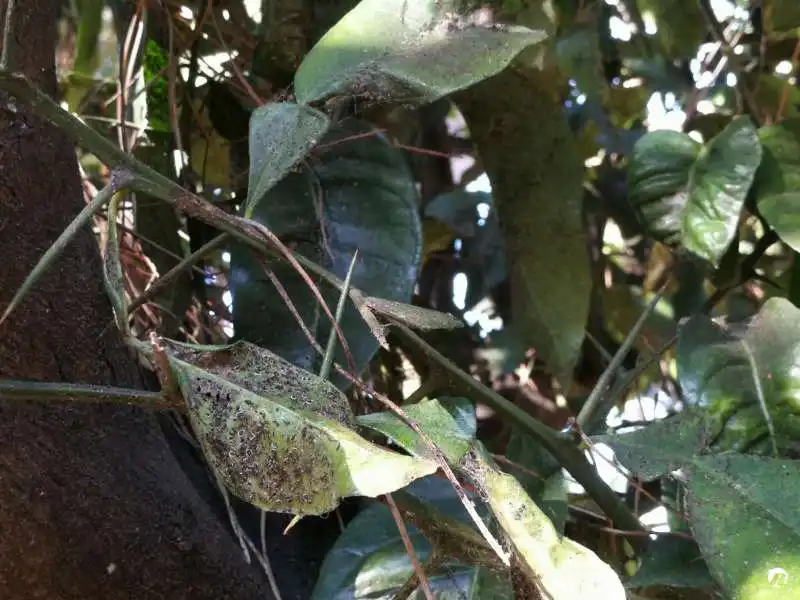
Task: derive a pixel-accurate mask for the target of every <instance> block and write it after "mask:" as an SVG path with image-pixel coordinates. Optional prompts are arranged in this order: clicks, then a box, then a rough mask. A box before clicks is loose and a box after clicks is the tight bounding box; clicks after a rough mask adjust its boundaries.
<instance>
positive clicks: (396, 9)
mask: <svg viewBox="0 0 800 600" xmlns="http://www.w3.org/2000/svg"><path fill="white" fill-rule="evenodd" d="M456 4H457V3H456V2H452V1H449V2H448V1H445V2H442V1H441V0H418V1H416V2H408V0H362V1H361V2H360V3H359V4H358V6H356V7H355V8H354V9H353V10H351V11H350V12H348V13H347V14H346V15H345V16H344V17H342V19H341V20H340V21H339V22H338V23H336V25H334V26H333V27H332V28H331V29H330V30H329V31H328V32H327V33H326V34H325V35H324V36H323V37H322V39H321V40H319V42H317V44H316V45H315V46H314V47H313V48H312V49H311V51H310V52H309V53H308V55H306V57H305V59H304V60H303V63H302V64H301V65H300V68H299V69H298V70H297V74H296V75H295V80H294V81H295V94H296V95H297V101H298V102H302V103H310V102H316V101H320V100H325V99H328V98H330V97H332V96H347V95H355V96H361V97H364V96H366V97H368V98H372V99H376V100H379V101H381V100H382V101H395V102H407V103H412V104H423V103H426V102H432V101H434V100H436V99H438V98H441V97H442V96H446V95H448V94H450V93H452V92H455V91H456V90H460V89H463V88H465V87H468V86H470V85H472V84H473V83H475V82H477V81H480V80H482V79H486V78H487V77H491V76H492V75H494V74H496V73H498V72H499V71H501V70H502V69H504V68H505V67H506V65H508V63H509V62H510V61H511V60H512V59H513V58H514V57H515V56H516V55H517V54H519V53H520V52H521V51H522V50H523V49H524V48H526V47H528V46H530V45H532V44H536V43H538V42H541V41H542V40H543V39H544V38H545V37H546V36H545V33H544V32H542V31H532V30H530V29H527V28H524V27H517V26H495V25H493V24H491V23H486V22H484V21H483V20H481V17H480V13H475V14H474V15H461V14H458V12H457V11H456V10H454V8H455V5H456Z"/></svg>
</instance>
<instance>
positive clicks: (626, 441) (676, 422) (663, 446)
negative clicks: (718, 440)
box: [595, 409, 709, 481]
mask: <svg viewBox="0 0 800 600" xmlns="http://www.w3.org/2000/svg"><path fill="white" fill-rule="evenodd" d="M707 436H708V431H707V428H706V417H705V414H704V413H703V412H702V411H699V410H689V409H687V410H685V411H683V412H682V413H680V414H678V415H676V416H674V417H670V418H668V419H664V420H661V421H656V422H655V423H652V424H650V425H646V426H644V427H642V428H640V429H637V430H636V431H633V432H631V433H622V434H617V435H601V436H597V437H596V438H595V441H597V442H602V443H604V444H608V445H609V446H611V448H612V449H613V450H614V455H615V457H616V459H617V460H619V462H620V463H622V465H623V466H624V467H625V468H626V469H629V470H630V471H631V472H633V473H634V474H635V475H636V476H638V477H640V478H641V479H643V480H645V481H649V480H652V479H656V478H658V477H661V476H662V475H666V474H667V473H669V472H671V471H673V470H675V469H677V468H678V467H680V466H681V465H683V464H686V463H687V462H690V461H691V460H692V458H693V457H694V456H696V455H697V454H699V453H700V452H701V451H702V450H703V449H704V448H705V447H706V445H707V444H708V441H709V440H708V438H707Z"/></svg>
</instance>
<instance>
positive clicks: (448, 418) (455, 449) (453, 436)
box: [357, 398, 476, 464]
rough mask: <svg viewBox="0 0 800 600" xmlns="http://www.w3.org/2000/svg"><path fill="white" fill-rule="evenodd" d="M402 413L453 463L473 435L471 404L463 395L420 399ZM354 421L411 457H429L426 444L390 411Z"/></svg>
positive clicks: (466, 447) (473, 424) (465, 451)
mask: <svg viewBox="0 0 800 600" xmlns="http://www.w3.org/2000/svg"><path fill="white" fill-rule="evenodd" d="M403 410H405V412H406V414H407V415H408V416H409V418H411V420H413V421H414V422H415V423H416V424H417V425H419V427H420V429H422V431H423V432H424V433H425V434H426V435H427V436H428V437H429V438H430V440H431V441H432V442H433V443H434V444H436V445H437V446H438V447H439V449H440V450H441V451H442V452H443V453H444V455H445V456H446V457H447V460H448V461H450V462H451V463H453V464H455V463H457V462H458V461H459V460H461V457H462V456H464V455H465V454H466V453H467V451H469V448H470V444H471V442H472V440H473V439H474V438H475V430H476V421H475V407H474V406H473V405H472V403H471V402H470V401H469V400H467V399H465V398H442V399H441V400H423V401H422V402H419V403H417V404H411V405H409V406H405V407H404V408H403ZM357 421H358V424H359V425H362V426H364V427H369V428H370V429H374V430H375V431H379V432H380V433H382V434H384V435H385V436H386V437H387V438H389V439H390V440H391V441H392V442H394V443H395V444H397V445H398V446H400V447H401V448H403V449H404V450H405V451H407V452H409V453H410V454H413V455H415V456H422V457H426V458H431V459H433V458H434V457H433V456H432V455H431V450H430V447H429V446H428V444H426V443H425V440H423V439H422V438H421V437H420V436H418V435H417V434H416V433H415V432H414V431H413V430H412V429H411V428H410V427H409V426H408V425H406V424H405V423H403V422H402V421H401V420H400V418H399V417H398V416H397V415H395V414H394V413H391V412H388V411H384V412H376V413H371V414H368V415H361V416H359V417H358V419H357Z"/></svg>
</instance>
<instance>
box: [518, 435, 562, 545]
mask: <svg viewBox="0 0 800 600" xmlns="http://www.w3.org/2000/svg"><path fill="white" fill-rule="evenodd" d="M506 458H508V460H510V461H511V463H513V464H508V465H503V468H504V470H506V471H507V472H508V473H511V474H512V475H514V476H515V477H516V478H517V481H519V482H520V483H521V484H522V487H523V488H524V489H525V492H526V493H527V494H528V495H529V496H530V497H531V499H532V500H534V501H535V502H536V504H537V505H538V506H539V507H540V508H541V509H542V511H544V513H545V514H546V515H547V517H548V518H549V519H550V521H552V523H553V525H554V526H555V528H556V530H557V531H559V532H563V531H564V526H565V524H566V522H567V516H568V512H569V507H568V506H567V486H566V483H565V481H564V472H563V470H562V469H561V465H559V464H558V462H557V461H556V460H555V459H554V458H553V456H552V455H551V454H550V453H549V452H548V451H547V450H545V449H544V447H543V446H542V445H541V444H540V443H539V442H537V441H536V440H535V439H534V438H533V437H532V436H531V435H530V434H527V433H525V432H523V431H520V429H519V428H517V427H514V428H513V429H512V430H511V437H510V438H509V440H508V446H507V447H506Z"/></svg>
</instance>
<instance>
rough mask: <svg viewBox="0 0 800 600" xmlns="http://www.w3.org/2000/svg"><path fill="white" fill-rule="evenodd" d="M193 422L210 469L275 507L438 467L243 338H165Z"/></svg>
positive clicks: (365, 492)
mask: <svg viewBox="0 0 800 600" xmlns="http://www.w3.org/2000/svg"><path fill="white" fill-rule="evenodd" d="M165 343H167V345H168V356H169V360H170V364H171V366H172V368H173V371H174V372H175V374H176V376H177V380H178V383H179V385H180V388H181V392H182V394H183V396H184V398H185V400H186V405H187V408H188V414H189V419H190V421H191V423H192V428H193V429H194V431H195V434H196V435H197V439H198V441H199V442H200V445H201V447H202V449H203V453H204V455H205V456H206V459H207V460H208V462H209V464H210V465H211V467H212V468H213V469H214V470H215V471H216V473H217V474H218V476H219V477H220V478H221V479H222V481H224V482H225V484H226V485H227V486H228V488H229V489H230V490H231V491H232V492H233V493H234V494H235V495H236V496H238V497H239V498H241V499H243V500H245V501H247V502H250V503H251V504H253V505H255V506H257V507H259V508H261V509H263V510H268V511H272V512H287V513H292V514H296V515H320V514H324V513H327V512H330V511H331V510H333V509H334V508H336V506H337V505H338V503H339V501H340V500H341V499H342V498H345V497H349V496H369V497H375V496H378V495H380V494H385V493H389V492H392V491H395V490H397V489H399V488H402V487H404V486H406V485H407V484H408V483H410V482H411V481H413V480H414V479H417V478H419V477H423V476H425V475H429V474H430V473H432V472H433V471H435V470H436V465H435V463H433V462H431V461H427V460H424V459H419V458H414V457H409V456H404V455H401V454H398V453H395V452H390V451H388V450H385V449H383V448H381V447H379V446H376V445H374V444H372V443H370V442H368V441H366V440H365V439H363V438H362V437H360V436H359V435H357V434H356V433H354V432H353V431H352V430H351V429H350V428H349V427H348V424H349V423H350V422H351V420H352V415H351V414H350V412H349V408H347V407H348V404H347V399H346V398H345V397H344V395H343V394H342V393H341V392H339V391H338V390H337V389H336V388H335V387H334V386H333V385H332V384H331V383H329V382H327V381H326V380H323V379H321V378H319V377H316V376H314V375H312V374H310V373H307V372H305V371H303V370H302V369H299V368H297V367H294V366H293V365H291V364H289V363H288V362H286V361H285V360H283V359H281V358H280V357H278V356H277V355H275V354H273V353H271V352H269V351H268V350H265V349H263V348H259V347H257V346H254V345H252V344H248V343H246V342H237V343H236V344H232V345H230V346H187V345H183V344H178V343H175V342H166V341H165Z"/></svg>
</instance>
